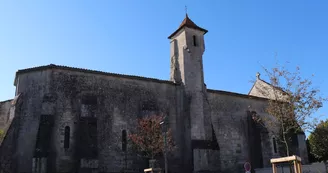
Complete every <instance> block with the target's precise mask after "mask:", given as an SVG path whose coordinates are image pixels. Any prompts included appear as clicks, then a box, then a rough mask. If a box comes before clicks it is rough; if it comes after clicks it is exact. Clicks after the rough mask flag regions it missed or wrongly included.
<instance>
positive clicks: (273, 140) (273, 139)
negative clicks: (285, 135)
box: [272, 138, 277, 153]
mask: <svg viewBox="0 0 328 173" xmlns="http://www.w3.org/2000/svg"><path fill="white" fill-rule="evenodd" d="M272 145H273V151H274V153H277V141H276V138H272Z"/></svg>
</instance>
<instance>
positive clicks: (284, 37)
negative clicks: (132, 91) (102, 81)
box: [0, 0, 328, 113]
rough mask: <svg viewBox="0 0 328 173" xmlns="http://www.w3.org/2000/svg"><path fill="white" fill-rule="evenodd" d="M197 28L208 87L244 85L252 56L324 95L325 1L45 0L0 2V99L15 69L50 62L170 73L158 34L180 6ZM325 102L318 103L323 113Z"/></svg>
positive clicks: (172, 25) (256, 67)
mask: <svg viewBox="0 0 328 173" xmlns="http://www.w3.org/2000/svg"><path fill="white" fill-rule="evenodd" d="M185 5H187V6H188V14H189V17H190V18H191V19H192V20H193V21H194V22H195V23H196V24H197V25H199V26H201V27H203V28H206V29H207V30H209V32H208V33H207V34H206V36H205V41H206V51H205V54H204V70H205V72H204V73H205V82H206V84H207V86H208V88H211V89H219V90H227V91H232V92H238V93H244V94H247V92H248V91H249V89H250V88H251V86H252V83H250V80H253V79H255V74H256V72H257V71H260V72H263V70H262V68H261V65H264V66H265V67H268V68H270V67H273V65H274V63H275V55H277V56H276V57H277V58H278V60H279V61H281V62H285V61H289V62H290V64H289V67H295V66H297V65H299V66H300V67H301V69H302V71H303V74H304V75H305V76H310V75H311V74H315V78H314V84H315V85H316V86H319V87H320V88H321V90H322V92H323V94H325V95H328V82H327V80H326V79H327V78H326V74H328V69H327V68H325V67H326V66H327V65H328V48H327V46H328V43H327V41H328V33H327V31H328V23H327V16H328V10H327V9H328V1H326V0H321V1H320V0H317V1H308V0H288V1H286V0H275V1H270V0H267V1H258V0H247V1H244V0H240V1H237V0H211V1H210V0H208V1H205V0H203V1H200V0H197V1H196V0H195V1H193V0H179V1H177V0H166V1H154V0H138V1H136V0H116V1H114V0H112V1H111V0H93V1H91V0H84V1H81V0H79V1H77V0H70V1H67V0H56V1H54V0H48V1H41V0H40V1H38V0H33V1H19V2H18V1H1V2H0V22H1V23H0V74H1V85H0V100H7V99H10V98H12V97H13V96H14V90H15V88H14V86H13V81H14V76H15V72H16V71H17V70H18V69H23V68H28V67H33V66H40V65H46V64H50V63H54V64H59V65H67V66H74V67H82V68H88V69H94V70H101V71H107V72H115V73H122V74H133V75H139V76H146V77H153V78H160V79H167V80H168V79H169V72H170V57H169V54H170V52H169V51H170V50H169V48H170V45H169V40H168V39H167V36H169V35H170V34H171V33H172V32H173V31H175V30H176V29H177V27H178V26H179V24H180V23H181V21H182V20H183V18H184V16H185ZM327 112H328V106H325V107H324V108H323V109H321V110H320V112H319V113H327Z"/></svg>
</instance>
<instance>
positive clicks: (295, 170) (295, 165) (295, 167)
mask: <svg viewBox="0 0 328 173" xmlns="http://www.w3.org/2000/svg"><path fill="white" fill-rule="evenodd" d="M294 172H295V173H298V163H297V160H295V161H294Z"/></svg>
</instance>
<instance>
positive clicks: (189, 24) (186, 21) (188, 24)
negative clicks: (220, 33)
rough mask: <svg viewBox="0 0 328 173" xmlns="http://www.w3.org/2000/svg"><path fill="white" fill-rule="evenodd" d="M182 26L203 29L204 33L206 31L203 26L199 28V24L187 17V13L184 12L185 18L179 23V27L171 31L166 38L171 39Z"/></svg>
mask: <svg viewBox="0 0 328 173" xmlns="http://www.w3.org/2000/svg"><path fill="white" fill-rule="evenodd" d="M184 27H188V28H193V29H197V30H200V31H203V32H204V34H206V33H207V32H208V31H207V30H206V29H204V28H201V27H199V26H197V25H196V24H195V23H194V22H193V21H192V20H191V19H190V18H189V17H188V14H186V17H185V19H184V20H183V21H182V23H181V24H180V26H179V28H178V29H177V30H176V31H175V32H173V33H172V34H171V35H170V36H169V37H168V38H169V39H171V38H172V37H173V36H174V35H175V34H176V33H178V32H179V31H180V30H181V29H182V28H184Z"/></svg>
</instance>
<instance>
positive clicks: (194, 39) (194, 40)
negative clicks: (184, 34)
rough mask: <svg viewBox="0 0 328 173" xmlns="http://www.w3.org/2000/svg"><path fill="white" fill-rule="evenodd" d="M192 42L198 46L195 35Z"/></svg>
mask: <svg viewBox="0 0 328 173" xmlns="http://www.w3.org/2000/svg"><path fill="white" fill-rule="evenodd" d="M192 41H193V45H194V46H197V37H196V36H195V35H193V36H192Z"/></svg>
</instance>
